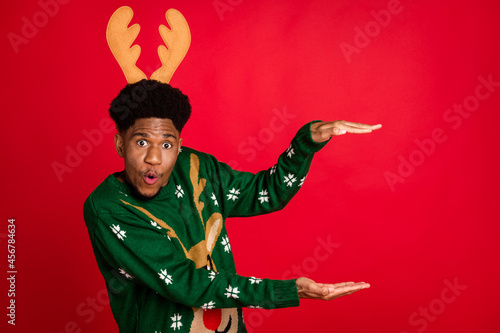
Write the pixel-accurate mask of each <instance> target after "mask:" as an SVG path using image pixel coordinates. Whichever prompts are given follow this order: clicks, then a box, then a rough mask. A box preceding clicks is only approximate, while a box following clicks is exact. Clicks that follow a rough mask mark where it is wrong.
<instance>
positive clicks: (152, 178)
mask: <svg viewBox="0 0 500 333" xmlns="http://www.w3.org/2000/svg"><path fill="white" fill-rule="evenodd" d="M158 179H160V177H158V175H157V174H156V173H154V172H152V171H150V172H148V173H146V174H145V175H144V181H145V182H146V184H148V185H154V184H155V183H156V182H157V181H158Z"/></svg>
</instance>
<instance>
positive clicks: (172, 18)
mask: <svg viewBox="0 0 500 333" xmlns="http://www.w3.org/2000/svg"><path fill="white" fill-rule="evenodd" d="M165 18H166V19H167V22H168V24H169V25H170V28H171V29H168V28H167V27H166V26H164V25H160V35H161V37H162V39H163V42H164V43H165V45H167V47H165V46H163V45H160V46H158V55H159V56H160V60H161V64H162V66H161V67H160V68H159V69H157V70H156V71H155V72H154V73H153V74H152V75H151V79H152V80H157V81H160V82H164V83H169V82H170V79H171V78H172V75H174V72H175V70H176V69H177V67H179V65H180V63H181V61H182V59H184V56H185V55H186V53H187V51H188V49H189V45H190V44H191V32H190V31H189V25H188V23H187V21H186V19H185V18H184V16H182V14H181V13H180V12H179V11H178V10H175V9H172V8H171V9H169V10H167V12H166V13H165Z"/></svg>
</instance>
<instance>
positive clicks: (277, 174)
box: [212, 120, 328, 217]
mask: <svg viewBox="0 0 500 333" xmlns="http://www.w3.org/2000/svg"><path fill="white" fill-rule="evenodd" d="M317 121H319V120H316V121H313V122H311V123H314V122H317ZM311 123H308V124H306V125H304V126H303V127H302V128H301V129H300V130H299V131H298V132H297V134H296V135H295V137H294V138H293V140H292V141H291V143H290V146H289V147H288V148H287V149H286V151H284V152H283V153H282V154H281V155H280V156H279V158H278V162H277V163H276V164H275V165H274V166H273V167H271V168H269V169H268V170H263V171H260V172H258V173H256V174H254V173H250V172H242V171H236V170H233V169H231V167H229V165H227V164H225V163H221V162H218V163H213V165H214V168H215V170H212V173H213V174H216V175H217V176H218V179H219V182H220V184H221V186H220V191H221V192H222V193H221V194H220V195H221V196H223V197H224V200H223V205H222V210H223V214H225V216H228V217H237V216H254V215H260V214H267V213H270V212H273V211H277V210H280V209H283V208H284V207H285V206H286V205H287V204H288V202H289V201H290V200H291V199H292V197H293V196H294V195H295V194H296V193H297V192H298V191H299V189H300V187H301V186H302V184H303V183H304V181H305V179H306V176H307V173H308V172H309V168H310V166H311V162H312V159H313V156H314V154H315V153H316V152H318V151H319V150H320V149H321V148H323V147H324V146H325V145H326V144H327V142H328V141H326V142H323V143H317V142H315V141H314V140H313V139H312V137H311V129H310V127H311Z"/></svg>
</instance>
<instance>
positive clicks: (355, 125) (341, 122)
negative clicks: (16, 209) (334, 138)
mask: <svg viewBox="0 0 500 333" xmlns="http://www.w3.org/2000/svg"><path fill="white" fill-rule="evenodd" d="M340 124H344V125H347V126H350V127H356V128H363V129H371V130H375V129H379V128H381V127H382V124H377V125H368V124H361V123H355V122H352V121H345V120H342V121H340Z"/></svg>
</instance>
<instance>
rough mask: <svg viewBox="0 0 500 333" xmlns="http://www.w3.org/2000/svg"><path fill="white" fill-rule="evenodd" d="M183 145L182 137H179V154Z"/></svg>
mask: <svg viewBox="0 0 500 333" xmlns="http://www.w3.org/2000/svg"><path fill="white" fill-rule="evenodd" d="M181 147H182V138H179V149H178V150H177V155H179V153H180V152H181Z"/></svg>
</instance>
